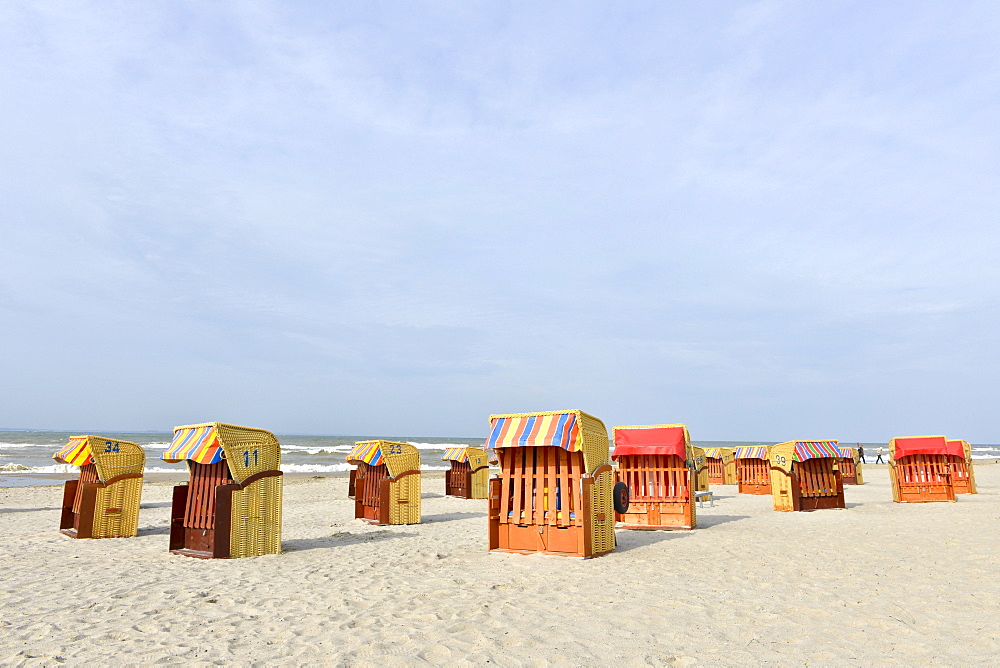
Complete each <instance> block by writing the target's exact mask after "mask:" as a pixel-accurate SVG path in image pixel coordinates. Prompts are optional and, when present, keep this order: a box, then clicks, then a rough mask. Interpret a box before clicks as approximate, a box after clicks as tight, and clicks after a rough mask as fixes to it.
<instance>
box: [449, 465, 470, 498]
mask: <svg viewBox="0 0 1000 668" xmlns="http://www.w3.org/2000/svg"><path fill="white" fill-rule="evenodd" d="M471 473H472V466H471V465H470V464H469V462H456V461H454V460H452V462H451V469H449V470H448V471H447V472H445V487H446V493H447V494H450V495H453V496H461V497H466V496H469V491H470V490H469V485H468V482H469V474H471Z"/></svg>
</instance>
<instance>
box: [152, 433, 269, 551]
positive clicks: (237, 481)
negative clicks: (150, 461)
mask: <svg viewBox="0 0 1000 668" xmlns="http://www.w3.org/2000/svg"><path fill="white" fill-rule="evenodd" d="M161 459H163V460H164V461H168V462H180V461H183V462H185V463H186V464H187V467H188V474H189V476H190V478H189V480H188V482H186V483H182V484H180V485H177V486H175V487H174V495H173V503H172V505H171V511H170V552H171V553H173V554H179V555H183V556H186V557H197V558H199V559H231V558H232V559H235V558H238V557H256V556H260V555H262V554H278V553H280V552H281V496H282V472H281V469H280V467H281V446H280V445H279V444H278V439H277V438H275V436H274V434H272V433H271V432H269V431H266V430H264V429H254V428H252V427H240V426H238V425H233V424H225V423H223V422H204V423H201V424H191V425H184V426H181V427H175V428H174V437H173V440H172V441H171V443H170V447H169V448H168V449H167V451H166V452H164V453H163V455H162V456H161Z"/></svg>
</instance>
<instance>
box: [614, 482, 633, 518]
mask: <svg viewBox="0 0 1000 668" xmlns="http://www.w3.org/2000/svg"><path fill="white" fill-rule="evenodd" d="M611 498H612V499H614V502H615V512H616V513H618V514H619V515H624V514H625V513H627V512H628V498H629V495H628V485H626V484H625V483H623V482H616V483H615V488H614V490H612V492H611Z"/></svg>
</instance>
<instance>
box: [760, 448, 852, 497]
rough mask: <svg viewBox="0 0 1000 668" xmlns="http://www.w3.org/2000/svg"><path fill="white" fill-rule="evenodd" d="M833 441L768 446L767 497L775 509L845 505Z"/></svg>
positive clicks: (839, 453) (838, 452)
mask: <svg viewBox="0 0 1000 668" xmlns="http://www.w3.org/2000/svg"><path fill="white" fill-rule="evenodd" d="M841 454H842V453H841V451H840V448H839V447H838V444H837V441H788V442H786V443H778V444H777V445H772V446H771V448H770V449H769V452H768V456H769V459H770V464H771V490H772V491H771V497H772V498H773V499H774V509H775V510H788V511H792V510H821V509H824V508H846V507H847V505H846V504H845V503H844V482H843V480H841V477H840V468H839V464H840V460H841Z"/></svg>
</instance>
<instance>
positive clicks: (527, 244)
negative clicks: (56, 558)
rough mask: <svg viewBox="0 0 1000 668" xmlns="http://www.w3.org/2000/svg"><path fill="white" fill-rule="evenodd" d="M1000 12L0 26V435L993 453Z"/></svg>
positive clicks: (101, 13) (270, 10) (92, 20)
mask: <svg viewBox="0 0 1000 668" xmlns="http://www.w3.org/2000/svg"><path fill="white" fill-rule="evenodd" d="M997 34H1000V5H997V4H996V3H989V2H978V3H977V2H968V3H948V2H928V3H916V2H915V3H897V4H890V3H878V4H876V5H874V6H872V5H871V4H870V3H864V2H825V3H809V2H731V3H725V2H717V3H687V2H676V3H664V2H630V3H578V2H567V3H558V2H554V3H474V2H431V3H419V2H406V3H398V2H366V3H339V4H335V3H311V2H301V3H290V2H274V3H267V2H260V3H253V2H232V3H198V2H169V3H124V2H123V3H109V2H94V3H88V2H65V3H51V2H40V3H26V2H20V3H19V2H11V3H3V4H2V5H0V90H2V91H3V94H2V95H0V127H2V128H3V140H2V141H0V183H2V184H3V185H2V187H0V207H2V208H0V210H2V213H0V233H2V237H0V321H2V323H3V324H2V326H0V349H2V350H3V355H2V359H3V362H2V365H0V369H2V378H3V383H4V392H3V400H2V402H0V426H3V427H13V428H58V429H77V428H78V429H122V430H127V429H162V430H165V431H166V430H169V429H170V428H172V427H173V426H174V425H177V424H185V423H191V422H198V421H202V420H221V421H227V422H236V423H242V424H249V425H252V426H259V427H264V428H268V429H271V430H272V431H276V432H279V433H282V432H283V433H290V432H291V433H339V434H371V435H441V436H473V437H474V436H480V435H485V433H486V422H487V418H488V416H489V414H490V413H497V412H516V411H535V410H554V409H561V408H580V409H583V410H585V411H587V412H590V413H592V414H594V415H596V416H598V417H600V418H601V419H603V420H604V421H605V423H606V424H607V425H608V426H609V428H610V427H611V426H612V425H616V424H649V423H662V422H684V423H686V424H688V426H689V428H690V429H691V433H692V437H693V438H695V439H696V440H728V439H734V440H761V441H763V442H767V441H779V440H787V439H796V438H807V439H811V438H841V439H843V440H845V441H854V440H861V441H886V440H888V438H890V437H892V436H897V435H914V434H925V433H930V434H939V433H943V434H947V435H949V436H953V437H961V438H966V439H968V440H970V441H974V442H985V443H997V442H1000V433H998V423H997V419H996V417H995V416H996V408H995V404H996V386H997V379H998V377H1000V373H998V372H1000V350H998V346H997V339H998V335H997V331H1000V310H998V305H1000V299H998V298H1000V263H998V260H997V258H998V257H1000V213H998V211H1000V207H998V203H1000V188H998V183H1000V169H998V167H1000V142H998V128H1000V123H998V119H1000V104H998V102H1000V95H998V93H1000V65H998V63H1000V42H998V41H997V40H996V35H997Z"/></svg>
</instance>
